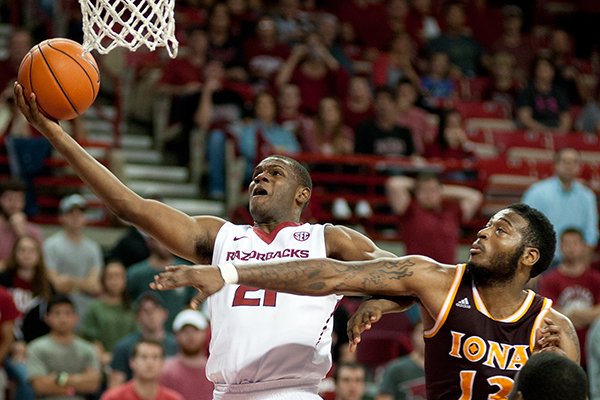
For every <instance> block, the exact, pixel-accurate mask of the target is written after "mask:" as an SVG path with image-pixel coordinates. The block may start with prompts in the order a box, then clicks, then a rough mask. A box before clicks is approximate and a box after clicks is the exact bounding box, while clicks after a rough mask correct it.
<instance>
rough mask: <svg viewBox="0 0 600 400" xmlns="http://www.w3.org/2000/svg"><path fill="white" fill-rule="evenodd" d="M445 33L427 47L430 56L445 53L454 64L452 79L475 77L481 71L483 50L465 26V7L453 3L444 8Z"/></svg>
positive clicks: (455, 2) (456, 2)
mask: <svg viewBox="0 0 600 400" xmlns="http://www.w3.org/2000/svg"><path fill="white" fill-rule="evenodd" d="M444 19H445V26H444V31H443V32H442V34H441V35H440V36H438V37H437V38H435V39H433V40H431V41H430V42H429V45H428V46H427V51H428V53H429V54H433V53H436V52H444V53H446V54H448V57H449V58H450V62H451V63H452V73H451V76H452V78H457V77H460V76H467V77H472V76H475V75H476V74H477V72H478V69H479V64H480V61H481V55H482V49H481V46H480V45H479V43H477V42H476V41H475V40H474V39H473V38H472V37H471V36H470V35H469V34H468V28H467V26H466V24H465V22H466V15H465V6H464V4H463V3H461V2H459V1H451V2H449V3H447V4H446V5H445V6H444Z"/></svg>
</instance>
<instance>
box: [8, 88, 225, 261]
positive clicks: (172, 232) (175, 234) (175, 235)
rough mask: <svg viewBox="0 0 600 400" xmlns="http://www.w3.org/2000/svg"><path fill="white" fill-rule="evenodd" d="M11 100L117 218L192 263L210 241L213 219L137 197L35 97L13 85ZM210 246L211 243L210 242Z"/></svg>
mask: <svg viewBox="0 0 600 400" xmlns="http://www.w3.org/2000/svg"><path fill="white" fill-rule="evenodd" d="M15 98H16V100H17V105H18V106H19V109H20V110H21V112H22V113H23V115H24V116H25V118H27V121H29V123H30V124H31V125H33V126H34V127H35V128H36V129H37V130H39V131H40V132H41V133H42V134H43V135H44V136H45V137H46V138H47V139H48V140H49V141H50V143H51V144H52V146H54V148H55V149H56V150H57V151H58V152H60V153H61V155H62V156H63V157H64V158H65V160H66V161H67V162H68V163H69V164H70V165H71V167H73V169H74V170H75V172H76V173H77V175H78V176H79V177H80V178H81V179H82V180H83V181H84V182H85V183H86V184H87V185H88V186H89V187H90V188H91V189H92V190H93V191H94V193H96V195H98V197H100V198H101V199H102V200H103V201H104V203H105V204H106V205H107V207H108V208H110V210H111V211H112V212H114V213H115V214H116V215H117V216H118V217H119V218H121V219H123V220H125V221H127V222H129V223H131V224H133V225H135V226H136V227H138V228H139V229H141V230H142V231H145V232H146V233H148V234H149V235H151V236H153V237H154V238H156V239H157V240H158V241H160V242H162V243H164V244H165V245H166V246H167V247H168V248H169V249H170V250H171V251H172V252H174V253H175V254H177V255H179V256H181V257H183V258H185V259H188V260H194V261H196V262H206V261H207V260H205V259H198V257H197V256H196V248H195V246H196V243H197V242H201V243H208V242H209V241H210V239H211V238H213V239H214V237H215V236H216V233H217V231H218V229H219V228H220V226H221V225H222V224H223V223H224V221H223V220H221V219H219V218H215V217H199V218H196V219H194V218H191V217H189V216H187V215H186V214H184V213H182V212H180V211H178V210H176V209H174V208H171V207H168V206H166V205H165V204H162V203H160V202H158V201H154V200H146V199H143V198H142V197H140V196H138V195H137V194H136V193H134V192H133V191H132V190H130V189H129V188H128V187H127V186H125V185H124V184H123V183H122V182H121V181H119V180H118V179H117V177H116V176H114V175H113V174H112V173H111V172H110V171H109V170H108V169H107V168H106V167H105V166H103V165H102V164H100V163H99V162H98V161H97V160H95V159H94V158H93V157H92V156H91V155H89V154H88V153H87V152H86V151H85V149H84V148H83V147H81V146H80V145H79V144H78V143H77V142H76V141H75V140H74V139H73V138H72V137H71V136H69V135H68V134H67V133H66V132H65V131H64V130H63V129H62V128H61V126H60V125H59V124H58V123H56V122H55V121H51V120H50V119H48V118H46V117H45V116H44V115H43V114H42V113H41V112H40V111H39V110H38V107H37V103H36V100H35V95H34V94H31V97H30V98H29V99H27V100H26V99H25V98H24V95H23V88H22V87H21V86H20V85H18V84H15ZM211 243H212V242H211Z"/></svg>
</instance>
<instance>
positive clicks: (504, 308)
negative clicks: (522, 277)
mask: <svg viewBox="0 0 600 400" xmlns="http://www.w3.org/2000/svg"><path fill="white" fill-rule="evenodd" d="M477 291H478V292H479V295H480V297H481V300H483V303H484V304H485V307H486V309H487V310H488V312H489V313H490V315H491V316H492V317H494V319H503V318H507V317H509V316H511V315H513V314H514V313H515V312H516V311H517V310H518V309H519V307H521V304H523V300H525V297H526V296H527V292H525V291H524V290H523V285H517V284H515V282H514V280H513V281H511V282H507V283H505V284H497V285H493V286H477Z"/></svg>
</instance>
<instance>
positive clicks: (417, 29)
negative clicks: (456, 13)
mask: <svg viewBox="0 0 600 400" xmlns="http://www.w3.org/2000/svg"><path fill="white" fill-rule="evenodd" d="M410 5H411V8H410V11H409V13H408V16H407V18H406V31H407V32H408V33H409V34H410V35H411V36H412V38H413V39H414V40H416V41H417V43H418V44H419V48H424V47H426V45H427V43H428V42H429V41H430V40H433V39H435V38H436V37H438V36H439V35H440V34H441V33H442V30H441V29H440V24H439V22H438V20H437V18H436V17H435V16H434V15H433V9H432V0H413V1H411V2H410Z"/></svg>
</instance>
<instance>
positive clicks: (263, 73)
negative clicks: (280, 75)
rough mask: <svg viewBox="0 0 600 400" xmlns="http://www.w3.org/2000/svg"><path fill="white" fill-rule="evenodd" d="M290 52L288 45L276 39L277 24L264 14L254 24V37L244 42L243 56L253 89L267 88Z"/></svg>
mask: <svg viewBox="0 0 600 400" xmlns="http://www.w3.org/2000/svg"><path fill="white" fill-rule="evenodd" d="M289 54H290V47H289V45H287V44H286V43H282V42H279V41H278V40H277V25H276V24H275V21H274V20H273V18H271V17H270V16H268V15H265V16H263V17H261V18H260V20H259V21H258V24H257V25H256V37H255V38H248V39H246V40H245V42H244V58H245V65H246V69H247V70H248V73H249V79H250V81H251V83H252V85H253V86H254V87H255V90H257V91H262V90H268V89H270V87H271V84H272V83H273V82H272V81H273V78H274V77H275V75H276V74H277V71H278V70H279V69H280V68H281V66H282V65H283V63H284V62H285V60H286V59H287V58H288V56H289Z"/></svg>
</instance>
